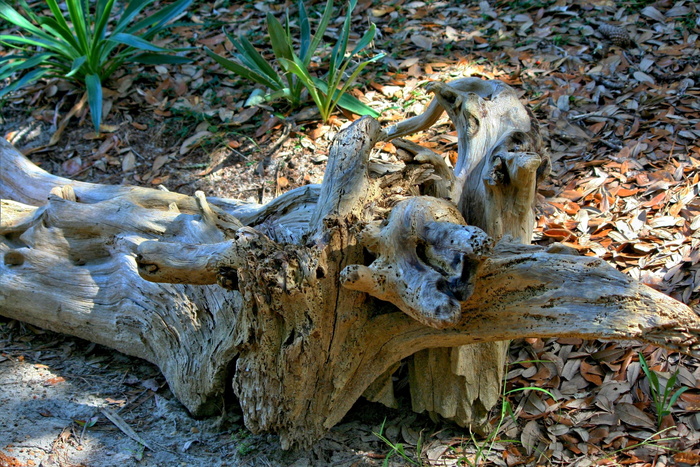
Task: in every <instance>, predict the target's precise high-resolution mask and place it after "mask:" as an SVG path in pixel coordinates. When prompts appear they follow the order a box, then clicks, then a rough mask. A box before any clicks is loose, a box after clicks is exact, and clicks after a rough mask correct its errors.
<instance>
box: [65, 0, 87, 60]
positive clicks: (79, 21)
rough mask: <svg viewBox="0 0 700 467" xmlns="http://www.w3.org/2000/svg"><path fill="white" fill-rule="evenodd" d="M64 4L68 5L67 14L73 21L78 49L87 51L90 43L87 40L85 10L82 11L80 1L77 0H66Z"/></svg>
mask: <svg viewBox="0 0 700 467" xmlns="http://www.w3.org/2000/svg"><path fill="white" fill-rule="evenodd" d="M66 6H67V7H68V14H69V16H70V20H71V22H72V23H73V29H74V30H75V35H76V37H77V38H78V43H79V44H80V49H81V50H83V51H84V52H87V51H88V50H90V45H89V40H88V28H87V23H86V21H85V19H86V12H85V11H83V6H82V3H81V2H80V1H79V0H72V1H71V0H68V1H66Z"/></svg>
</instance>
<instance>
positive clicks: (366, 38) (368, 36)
mask: <svg viewBox="0 0 700 467" xmlns="http://www.w3.org/2000/svg"><path fill="white" fill-rule="evenodd" d="M376 31H377V26H375V25H374V24H371V25H370V26H369V30H368V31H367V32H366V33H365V34H364V35H363V36H362V38H361V39H360V40H359V41H358V42H357V44H356V45H355V48H354V49H352V52H350V56H351V57H352V56H353V55H355V54H357V53H358V52H359V51H360V50H362V49H364V48H365V47H367V46H368V45H369V44H370V42H372V40H373V39H374V34H375V33H376Z"/></svg>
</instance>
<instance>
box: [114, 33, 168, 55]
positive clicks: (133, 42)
mask: <svg viewBox="0 0 700 467" xmlns="http://www.w3.org/2000/svg"><path fill="white" fill-rule="evenodd" d="M107 40H108V41H110V42H116V43H118V44H124V45H126V46H128V47H133V48H135V49H141V50H148V51H149V52H167V51H168V49H164V48H163V47H158V46H157V45H155V44H152V43H150V42H148V41H147V40H145V39H142V38H140V37H139V36H134V35H133V34H127V33H125V32H119V33H117V34H114V35H112V36H110V37H109V39H107Z"/></svg>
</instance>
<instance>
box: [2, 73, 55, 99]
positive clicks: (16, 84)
mask: <svg viewBox="0 0 700 467" xmlns="http://www.w3.org/2000/svg"><path fill="white" fill-rule="evenodd" d="M48 72H49V70H48V69H47V68H36V69H34V70H32V71H30V72H29V73H27V74H26V75H24V76H22V77H21V78H20V79H18V80H17V81H13V82H12V83H10V84H9V85H8V86H5V87H4V88H2V89H0V97H3V96H5V95H6V94H9V93H11V92H12V91H15V90H17V89H20V88H21V87H23V86H26V85H28V84H30V83H32V82H34V81H36V80H38V79H39V78H41V77H42V76H44V75H45V74H46V73H48Z"/></svg>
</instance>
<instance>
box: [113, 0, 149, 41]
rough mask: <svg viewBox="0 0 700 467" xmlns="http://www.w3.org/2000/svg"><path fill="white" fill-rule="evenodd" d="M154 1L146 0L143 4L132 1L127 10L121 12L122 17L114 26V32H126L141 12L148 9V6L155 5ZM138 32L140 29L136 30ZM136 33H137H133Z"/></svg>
mask: <svg viewBox="0 0 700 467" xmlns="http://www.w3.org/2000/svg"><path fill="white" fill-rule="evenodd" d="M153 1H154V0H146V1H143V2H136V1H132V2H129V4H128V5H127V7H126V9H124V11H122V12H121V15H120V16H119V20H117V24H116V25H115V26H114V29H113V32H114V33H117V32H124V31H125V30H126V28H127V27H128V26H129V23H131V21H132V20H133V19H134V18H135V17H136V16H137V15H138V14H139V13H141V10H143V9H144V8H146V7H147V6H148V5H150V4H151V3H153ZM136 31H138V29H137V30H136ZM132 32H135V31H132Z"/></svg>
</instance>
